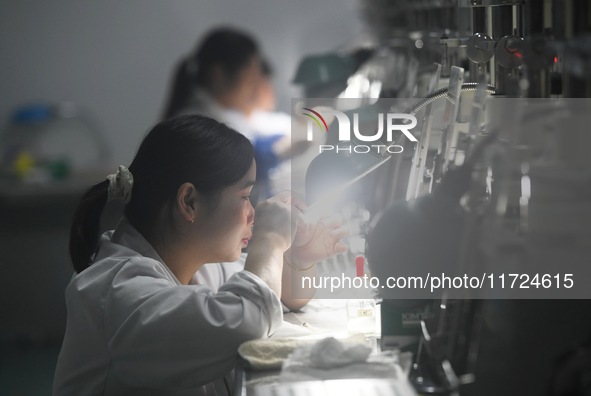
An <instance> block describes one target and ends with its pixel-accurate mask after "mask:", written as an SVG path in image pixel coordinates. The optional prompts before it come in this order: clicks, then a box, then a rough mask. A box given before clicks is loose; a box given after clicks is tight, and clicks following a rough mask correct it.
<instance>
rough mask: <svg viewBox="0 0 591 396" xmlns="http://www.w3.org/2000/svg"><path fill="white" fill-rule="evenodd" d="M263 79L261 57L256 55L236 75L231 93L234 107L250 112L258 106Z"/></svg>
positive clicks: (246, 112)
mask: <svg viewBox="0 0 591 396" xmlns="http://www.w3.org/2000/svg"><path fill="white" fill-rule="evenodd" d="M262 80H263V73H262V65H261V59H260V58H259V57H258V56H257V55H255V56H253V57H252V58H251V59H250V61H249V62H248V63H247V64H246V65H245V66H244V67H243V68H242V70H240V72H239V73H238V75H237V76H236V79H235V81H234V84H233V87H232V89H231V93H230V94H231V96H232V102H233V107H234V108H235V109H237V110H240V111H242V112H243V113H245V114H250V113H251V112H252V111H253V110H254V109H255V107H256V106H257V102H258V96H259V89H260V85H261V83H262Z"/></svg>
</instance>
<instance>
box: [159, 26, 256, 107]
mask: <svg viewBox="0 0 591 396" xmlns="http://www.w3.org/2000/svg"><path fill="white" fill-rule="evenodd" d="M258 53H259V48H258V45H257V43H256V41H255V40H254V38H252V37H251V36H250V35H249V34H247V33H245V32H242V31H240V30H237V29H234V28H227V27H221V28H217V29H214V30H212V31H210V32H209V33H208V34H207V35H206V36H205V38H204V39H203V41H201V42H200V44H199V46H198V47H197V49H196V50H195V51H194V52H193V53H192V54H190V55H189V56H188V57H186V58H184V59H183V60H182V61H181V62H180V63H179V64H178V65H177V67H176V69H175V73H174V76H173V79H172V84H171V89H170V92H169V95H168V100H167V101H166V105H165V110H164V117H163V119H166V118H170V117H173V116H175V115H178V114H179V112H180V111H182V110H184V109H186V107H187V106H188V105H189V104H190V100H191V95H192V93H193V91H194V89H195V88H203V89H206V90H208V89H209V88H210V86H209V84H210V82H211V72H212V70H213V69H214V68H215V67H218V68H220V70H221V71H222V73H223V75H224V77H225V78H226V80H227V81H228V83H229V84H230V85H233V84H235V82H236V81H237V77H238V74H239V73H240V71H241V70H242V69H244V68H245V67H246V66H247V65H248V63H249V62H250V61H251V60H252V58H253V57H254V56H255V55H258Z"/></svg>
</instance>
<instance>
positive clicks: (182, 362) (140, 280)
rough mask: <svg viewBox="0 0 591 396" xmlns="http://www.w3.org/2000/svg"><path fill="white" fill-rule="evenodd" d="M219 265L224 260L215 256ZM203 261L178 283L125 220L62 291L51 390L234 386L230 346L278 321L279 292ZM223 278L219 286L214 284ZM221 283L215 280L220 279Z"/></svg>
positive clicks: (199, 391)
mask: <svg viewBox="0 0 591 396" xmlns="http://www.w3.org/2000/svg"><path fill="white" fill-rule="evenodd" d="M222 265H223V264H222ZM217 266H218V267H217V268H216V267H211V265H210V267H209V271H205V272H206V273H208V274H206V275H205V276H204V277H199V276H196V277H194V280H196V281H197V282H199V283H202V282H206V281H207V278H208V277H209V281H210V282H213V283H218V284H217V285H212V286H213V287H214V289H216V288H217V287H218V286H219V289H217V292H215V293H214V292H213V291H212V290H211V289H210V288H209V287H207V286H205V285H202V284H200V285H181V284H180V283H179V281H178V280H177V279H176V277H175V276H174V275H173V273H172V272H171V271H170V270H169V269H168V267H167V266H166V265H164V264H163V262H162V259H161V258H160V257H159V256H158V254H157V253H156V251H155V250H154V249H153V248H152V246H151V245H150V244H149V243H148V242H147V241H146V240H145V239H144V238H143V237H142V235H141V234H140V233H139V232H138V231H137V230H135V229H134V228H133V227H132V226H131V225H130V224H129V223H127V222H125V221H123V222H121V223H120V224H119V226H118V227H117V230H116V231H115V232H114V233H113V231H110V232H108V233H105V234H104V235H103V236H102V237H101V240H100V243H99V249H98V251H97V255H96V257H95V260H94V264H93V265H91V266H90V267H89V268H87V269H86V270H84V271H83V272H82V273H80V274H78V275H77V276H75V277H74V278H73V279H72V281H71V282H70V284H69V285H68V287H67V289H66V303H67V308H68V324H67V328H66V334H65V337H64V342H63V345H62V350H61V352H60V356H59V359H58V364H57V368H56V374H55V382H54V389H53V394H54V395H55V396H58V395H59V396H61V395H108V396H114V395H211V394H214V395H219V394H226V393H227V390H228V389H229V390H230V391H231V390H232V384H231V375H230V373H231V371H232V369H233V367H234V364H235V358H236V353H237V349H238V346H239V345H240V344H241V343H242V342H244V341H247V340H250V339H255V338H261V337H267V336H269V335H270V334H272V333H273V332H274V331H275V330H276V329H277V328H278V327H279V326H281V322H282V309H281V303H280V301H279V298H278V297H277V295H276V294H275V293H274V292H273V291H272V290H271V289H270V288H269V287H268V286H267V285H266V284H265V283H264V282H263V281H262V280H261V279H260V278H258V277H257V276H256V275H254V274H252V273H250V272H247V271H239V272H236V273H234V274H233V275H231V276H230V277H229V279H224V278H225V277H226V276H229V275H230V274H231V273H233V272H235V270H236V269H237V268H239V267H238V266H239V264H233V265H232V268H229V271H227V272H226V271H224V269H223V267H219V265H217ZM222 283H223V284H222ZM220 284H221V286H220Z"/></svg>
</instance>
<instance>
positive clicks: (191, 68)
mask: <svg viewBox="0 0 591 396" xmlns="http://www.w3.org/2000/svg"><path fill="white" fill-rule="evenodd" d="M196 68H197V65H196V64H195V62H194V61H192V60H191V59H190V58H184V59H183V60H181V61H180V62H179V64H178V65H177V67H176V69H175V72H174V76H173V80H172V84H171V88H170V93H169V99H168V102H167V104H166V108H165V109H164V115H163V117H162V119H167V118H170V117H173V116H175V115H177V113H178V112H179V111H180V110H182V109H184V108H185V106H187V105H188V103H189V102H190V100H191V94H192V93H193V86H194V85H195V73H196Z"/></svg>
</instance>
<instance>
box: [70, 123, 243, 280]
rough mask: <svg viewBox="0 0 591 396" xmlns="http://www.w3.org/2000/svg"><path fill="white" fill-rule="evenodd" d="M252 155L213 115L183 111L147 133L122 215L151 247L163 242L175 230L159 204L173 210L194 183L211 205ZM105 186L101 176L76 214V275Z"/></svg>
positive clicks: (86, 257)
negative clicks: (182, 192)
mask: <svg viewBox="0 0 591 396" xmlns="http://www.w3.org/2000/svg"><path fill="white" fill-rule="evenodd" d="M253 159H254V149H253V147H252V144H251V143H250V141H249V140H248V139H247V138H246V137H245V136H244V135H242V134H240V133H238V132H236V131H235V130H233V129H231V128H229V127H228V126H226V125H225V124H222V123H220V122H217V121H215V120H213V119H211V118H208V117H202V116H198V115H184V116H179V117H174V118H170V119H168V120H165V121H162V122H160V123H159V124H157V125H156V126H155V127H154V128H152V130H151V131H150V132H149V133H148V135H146V137H145V138H144V140H143V141H142V143H141V145H140V147H139V149H138V151H137V153H136V155H135V158H134V159H133V161H132V163H131V165H130V166H129V171H130V172H131V173H132V175H133V180H134V181H133V188H132V192H131V199H130V201H129V203H128V204H127V205H126V206H125V209H124V214H125V217H126V218H127V220H128V221H129V223H130V224H131V225H132V226H134V227H135V228H136V229H137V230H138V231H139V232H140V234H142V235H143V236H144V238H146V240H147V241H148V242H150V243H151V244H152V245H153V246H156V245H157V244H159V243H166V242H167V241H168V240H169V239H170V238H174V236H175V232H176V231H175V230H174V229H173V228H172V227H171V223H170V222H168V223H163V222H162V221H160V219H159V215H160V214H161V213H162V209H163V208H167V209H170V210H173V209H174V204H175V202H176V194H177V191H178V188H179V187H180V186H181V185H182V184H183V183H192V184H193V185H194V186H195V188H196V189H197V191H198V192H199V194H200V195H201V196H202V197H203V198H204V199H205V201H206V202H207V203H208V204H209V205H210V208H213V207H214V206H215V204H216V199H217V197H218V194H219V193H220V192H221V190H222V189H224V188H225V187H227V186H229V185H232V184H234V183H236V182H238V181H239V180H240V179H242V177H244V175H245V174H246V172H248V170H249V169H250V167H251V166H252V162H253ZM108 186H109V182H108V181H107V180H105V181H103V182H101V183H99V184H97V185H95V186H94V187H92V188H91V189H90V190H88V192H86V194H84V196H83V197H82V200H81V201H80V204H79V206H78V208H77V209H76V212H75V214H74V218H73V221H72V228H71V231H70V256H71V257H72V262H73V263H74V268H75V269H76V272H78V273H79V272H81V271H83V270H84V269H86V268H88V266H89V265H90V264H91V258H92V255H93V254H94V252H95V250H96V247H97V242H98V239H99V227H100V219H101V213H102V211H103V208H104V206H105V203H106V201H107V192H108ZM170 213H172V212H170ZM171 218H172V217H171Z"/></svg>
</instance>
